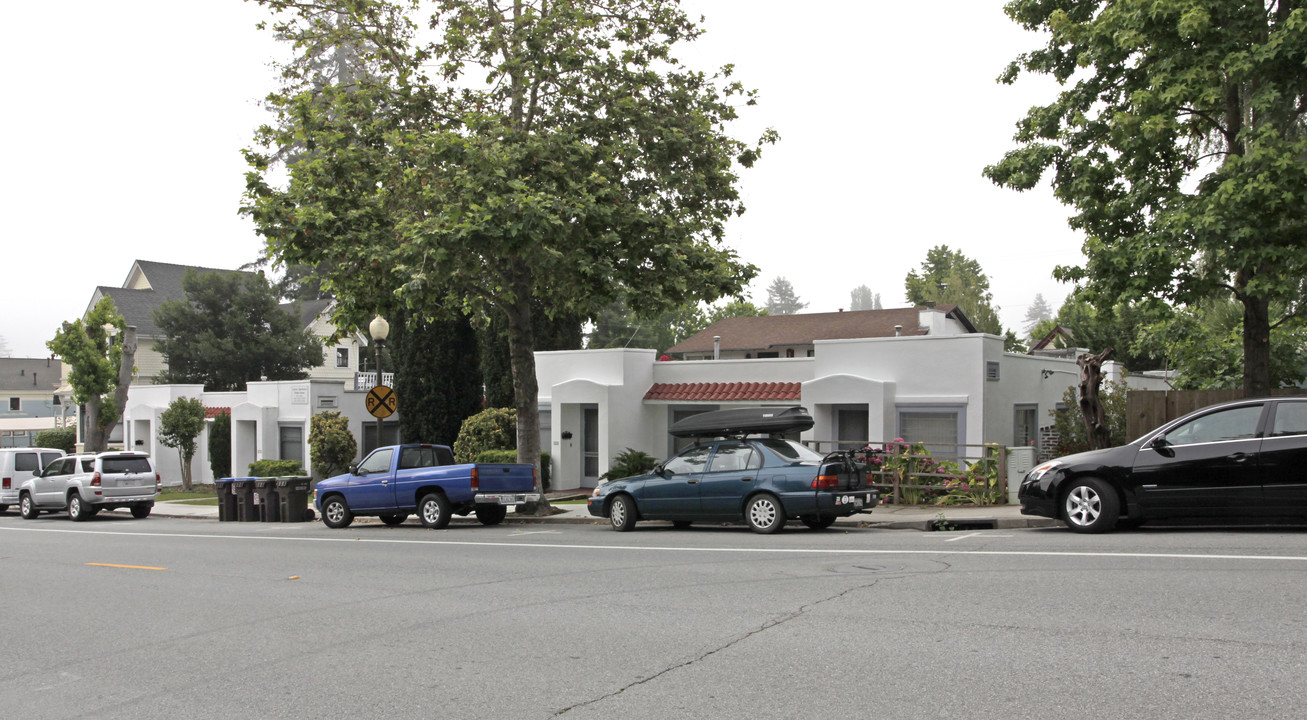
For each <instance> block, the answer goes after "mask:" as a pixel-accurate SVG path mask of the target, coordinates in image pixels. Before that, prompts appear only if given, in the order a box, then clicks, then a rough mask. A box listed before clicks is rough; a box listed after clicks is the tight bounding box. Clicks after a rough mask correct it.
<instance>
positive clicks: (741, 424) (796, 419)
mask: <svg viewBox="0 0 1307 720" xmlns="http://www.w3.org/2000/svg"><path fill="white" fill-rule="evenodd" d="M812 424H813V423H812V416H811V415H809V414H808V410H807V408H804V407H800V406H798V405H793V406H789V407H752V408H732V409H730V410H714V411H712V412H706V413H699V414H698V415H693V416H691V417H688V418H685V419H684V420H680V421H677V422H675V423H672V426H671V427H670V428H668V430H667V432H669V433H671V434H672V435H673V436H675V437H717V436H724V435H762V434H772V433H787V432H794V431H796V430H797V431H800V432H802V431H804V430H808V429H810V428H811V427H812Z"/></svg>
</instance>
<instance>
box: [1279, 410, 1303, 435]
mask: <svg viewBox="0 0 1307 720" xmlns="http://www.w3.org/2000/svg"><path fill="white" fill-rule="evenodd" d="M1271 434H1272V435H1307V403H1303V402H1282V403H1280V404H1279V405H1278V406H1277V407H1276V408H1275V427H1274V429H1273V430H1272V432H1271Z"/></svg>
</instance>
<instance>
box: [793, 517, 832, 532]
mask: <svg viewBox="0 0 1307 720" xmlns="http://www.w3.org/2000/svg"><path fill="white" fill-rule="evenodd" d="M799 520H801V521H803V524H804V525H807V526H808V527H810V528H812V529H813V530H825V529H826V528H828V527H830V526H831V525H834V524H835V516H834V515H815V516H811V515H810V516H808V517H801V518H799Z"/></svg>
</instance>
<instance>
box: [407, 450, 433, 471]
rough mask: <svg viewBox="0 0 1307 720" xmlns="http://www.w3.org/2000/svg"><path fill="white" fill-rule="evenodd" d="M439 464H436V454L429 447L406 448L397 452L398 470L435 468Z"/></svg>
mask: <svg viewBox="0 0 1307 720" xmlns="http://www.w3.org/2000/svg"><path fill="white" fill-rule="evenodd" d="M439 464H440V463H438V462H436V454H435V453H434V452H432V448H429V447H406V448H402V449H400V451H399V469H400V470H412V469H414V468H428V467H435V466H436V465H439Z"/></svg>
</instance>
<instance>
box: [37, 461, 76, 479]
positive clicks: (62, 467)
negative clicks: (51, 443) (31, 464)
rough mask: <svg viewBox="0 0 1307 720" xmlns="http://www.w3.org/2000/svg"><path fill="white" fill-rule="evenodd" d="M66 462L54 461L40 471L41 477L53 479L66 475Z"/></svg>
mask: <svg viewBox="0 0 1307 720" xmlns="http://www.w3.org/2000/svg"><path fill="white" fill-rule="evenodd" d="M68 463H69V461H68V460H56V461H55V462H52V463H50V464H49V465H46V466H45V470H43V471H41V476H42V477H54V476H55V475H66V474H67V473H68Z"/></svg>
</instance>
